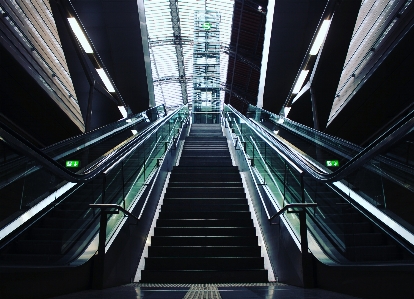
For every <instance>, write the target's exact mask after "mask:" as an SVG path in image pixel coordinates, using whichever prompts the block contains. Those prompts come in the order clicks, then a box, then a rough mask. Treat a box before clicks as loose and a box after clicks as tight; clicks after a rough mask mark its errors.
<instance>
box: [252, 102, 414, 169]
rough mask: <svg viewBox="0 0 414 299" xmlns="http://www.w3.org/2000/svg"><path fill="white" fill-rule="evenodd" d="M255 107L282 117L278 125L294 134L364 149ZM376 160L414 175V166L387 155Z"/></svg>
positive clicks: (349, 147) (350, 148) (348, 157)
mask: <svg viewBox="0 0 414 299" xmlns="http://www.w3.org/2000/svg"><path fill="white" fill-rule="evenodd" d="M250 106H251V107H254V106H253V105H250ZM254 108H255V109H259V110H261V111H264V112H265V113H268V114H270V115H271V116H274V117H275V118H277V119H282V120H283V123H278V125H281V126H283V128H284V129H286V130H289V131H290V132H293V133H294V134H297V135H300V136H302V137H304V138H306V139H308V140H311V138H310V137H309V136H312V135H313V134H314V135H317V136H318V137H320V138H321V139H327V140H330V141H331V142H332V143H334V144H339V145H342V146H344V147H346V148H347V149H348V150H352V151H354V152H361V151H362V150H363V149H364V148H363V147H361V146H359V145H356V144H354V143H352V142H349V141H347V140H344V139H341V138H338V137H335V136H331V135H328V134H326V133H323V132H321V131H318V130H316V129H313V128H310V127H307V126H305V125H302V124H300V123H297V122H294V121H292V120H290V119H288V118H283V117H281V116H280V115H276V114H273V113H271V112H269V111H266V110H264V109H262V108H257V107H254ZM276 122H277V120H276ZM286 123H288V124H290V125H291V126H295V127H298V128H299V129H302V130H304V131H306V133H308V134H302V133H301V132H298V131H295V129H294V128H291V127H290V126H288V125H286ZM265 129H267V128H266V127H265ZM309 133H310V134H309ZM314 142H316V143H318V144H320V145H323V143H322V142H317V141H314ZM331 150H333V151H334V152H336V153H339V154H341V155H342V156H343V157H345V158H347V159H351V158H352V157H351V156H349V155H348V154H347V153H344V152H341V151H340V150H337V149H331ZM374 160H376V161H378V162H383V163H385V164H387V165H390V166H392V167H393V168H396V169H399V170H401V171H404V172H406V173H409V174H412V175H414V168H413V167H410V166H407V165H405V164H402V163H401V162H398V161H395V160H393V159H391V158H388V157H385V156H377V157H376V158H375V159H374Z"/></svg>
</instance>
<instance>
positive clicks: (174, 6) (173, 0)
mask: <svg viewBox="0 0 414 299" xmlns="http://www.w3.org/2000/svg"><path fill="white" fill-rule="evenodd" d="M170 12H171V22H172V29H173V34H174V39H173V41H172V44H174V46H175V53H176V56H177V66H178V74H179V79H178V82H179V83H180V86H181V94H182V97H183V103H184V104H187V102H188V94H187V79H186V76H185V68H184V55H183V42H182V37H181V27H180V16H179V13H178V2H177V0H170Z"/></svg>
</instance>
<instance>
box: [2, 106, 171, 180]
mask: <svg viewBox="0 0 414 299" xmlns="http://www.w3.org/2000/svg"><path fill="white" fill-rule="evenodd" d="M163 106H164V105H159V106H155V107H153V108H151V109H148V110H145V111H143V112H141V113H137V114H135V115H133V116H132V117H129V118H128V119H129V120H131V121H130V122H128V121H127V119H122V120H119V121H117V122H116V123H112V124H108V125H106V126H103V127H100V128H97V129H95V130H93V131H90V132H87V133H84V134H81V135H77V136H74V137H71V138H69V139H66V140H62V141H60V142H58V143H55V144H53V145H50V146H48V147H45V148H42V149H41V150H42V152H43V153H45V154H46V155H49V156H50V157H51V158H52V159H54V160H57V159H60V158H62V157H65V156H66V155H68V154H70V153H71V151H76V150H78V149H79V147H77V145H76V142H79V141H81V140H82V139H87V138H88V136H91V137H93V135H94V134H96V133H100V135H99V136H95V138H94V139H91V140H88V142H87V143H88V145H90V144H92V143H95V142H96V141H98V140H101V139H102V138H108V137H111V136H113V135H114V134H118V133H120V132H124V131H126V130H128V129H130V128H132V127H134V126H136V125H137V124H139V123H142V122H143V121H145V117H144V116H143V114H146V113H147V112H148V111H150V110H154V109H158V108H159V107H163ZM157 111H158V110H157ZM165 115H166V114H164V115H162V116H161V117H164V116H165ZM0 127H1V124H0ZM111 127H112V129H113V130H112V131H109V129H111ZM102 131H103V132H102ZM114 131H115V132H114ZM74 143H75V145H73V144H74ZM68 147H70V148H69V149H68ZM61 148H65V152H61V153H58V154H56V153H55V155H51V153H53V152H54V151H56V150H59V149H61ZM27 161H29V160H28V157H25V156H20V157H17V158H16V159H13V160H11V161H9V162H7V163H6V164H3V165H1V166H0V172H1V171H5V172H6V171H7V170H8V169H16V166H19V165H20V164H22V163H27ZM38 168H39V167H36V166H33V167H31V170H30V171H29V170H25V171H23V172H18V173H15V174H14V175H13V177H12V178H10V177H9V176H7V177H6V178H5V179H4V180H3V179H2V180H1V181H0V188H4V187H5V186H7V185H9V184H11V183H13V182H14V181H15V180H16V179H19V178H21V177H23V176H25V175H26V173H27V172H28V171H29V172H32V171H33V170H35V169H38Z"/></svg>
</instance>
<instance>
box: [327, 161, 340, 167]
mask: <svg viewBox="0 0 414 299" xmlns="http://www.w3.org/2000/svg"><path fill="white" fill-rule="evenodd" d="M326 166H328V167H339V161H338V160H327V161H326Z"/></svg>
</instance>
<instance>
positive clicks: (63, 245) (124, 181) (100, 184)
mask: <svg viewBox="0 0 414 299" xmlns="http://www.w3.org/2000/svg"><path fill="white" fill-rule="evenodd" d="M159 109H160V107H156V108H155V109H154V108H153V109H152V110H151V111H146V112H144V113H142V114H141V115H138V116H134V117H132V118H129V119H126V120H122V121H121V123H115V124H112V125H110V126H109V127H104V128H101V129H99V130H97V131H95V132H92V133H90V134H85V135H83V136H79V137H76V138H73V139H71V140H68V141H64V142H62V143H60V144H57V145H55V146H52V147H50V148H47V149H43V150H39V149H36V148H34V147H31V146H30V144H28V143H27V142H26V141H25V140H23V139H21V138H20V136H18V135H16V134H15V135H12V134H13V132H10V131H7V129H5V128H2V139H3V141H4V142H5V143H7V144H8V145H9V146H16V145H17V146H18V148H19V150H20V151H22V152H24V153H25V154H26V155H27V157H19V156H17V157H14V158H13V159H12V160H11V161H9V162H7V161H6V163H4V164H3V165H1V167H4V168H10V164H13V165H15V167H14V169H10V171H9V172H8V173H9V174H12V177H14V178H16V179H15V180H13V181H12V180H10V181H12V182H10V183H9V184H7V179H6V178H5V179H4V181H6V182H5V183H4V186H5V188H3V189H4V190H5V191H4V193H3V194H6V195H10V194H11V192H10V191H9V190H10V186H11V188H16V189H17V187H16V185H23V187H22V188H21V190H23V191H21V192H25V193H27V194H31V197H32V199H33V201H34V202H33V201H29V200H28V199H27V197H22V198H21V199H18V200H16V198H12V199H7V198H6V197H5V196H4V197H2V201H3V203H2V204H4V202H5V201H6V204H7V202H13V201H17V202H18V204H17V206H19V208H20V209H19V211H17V212H16V211H14V210H12V209H10V210H9V214H11V215H8V217H7V218H5V219H4V220H3V222H2V223H3V227H2V228H1V229H0V237H1V240H0V267H2V269H3V270H4V269H7V267H16V266H17V267H34V266H35V267H57V266H60V267H61V266H65V267H67V266H76V265H81V264H83V263H85V262H87V261H88V260H89V259H90V258H91V257H92V256H93V255H94V254H95V252H96V248H95V247H96V244H95V243H96V240H97V235H98V231H99V223H100V214H101V213H100V212H99V210H95V209H93V208H91V207H89V204H97V203H99V204H116V205H119V206H121V207H123V208H124V209H131V208H132V207H135V206H136V205H137V206H141V207H142V206H144V200H143V199H142V198H141V197H142V196H141V195H142V194H143V193H144V192H145V189H147V187H148V185H149V183H150V181H151V180H153V177H154V176H155V175H156V172H157V170H158V168H159V161H160V159H161V160H162V159H163V158H164V156H165V154H166V152H167V151H168V150H169V149H170V148H171V146H172V145H173V144H174V142H176V140H177V136H178V135H177V134H178V133H179V131H180V130H181V128H182V126H183V125H184V123H185V121H186V119H187V115H188V112H187V111H188V110H187V108H186V107H185V106H183V107H181V108H179V109H177V110H176V111H174V112H172V113H170V114H169V115H167V116H166V115H165V114H164V113H163V110H164V109H163V108H162V110H159ZM153 113H155V115H151V114H153ZM148 115H149V116H150V117H148ZM131 130H135V131H134V132H131ZM105 135H107V136H105ZM19 138H20V139H19ZM80 144H81V145H82V146H79V145H80ZM65 160H78V161H80V163H81V165H82V164H83V165H82V167H81V168H80V169H79V170H77V169H75V170H74V171H71V168H65V167H64V165H65V163H64V161H65ZM33 161H36V164H34V163H33ZM86 161H91V162H90V163H88V164H87V162H86ZM27 164H30V168H29V170H27V169H28V168H27V167H26V165H27ZM85 164H87V165H85ZM22 170H23V171H22ZM50 178H55V179H54V180H51V179H50ZM45 179H46V180H45ZM52 183H53V184H52ZM50 186H52V188H51V187H50ZM7 187H9V189H7ZM32 187H34V188H32ZM3 189H2V190H1V191H3ZM1 191H0V192H1ZM34 191H37V193H35V192H34ZM34 194H39V196H38V195H36V196H34ZM138 201H140V202H139V203H138ZM111 216H112V217H111ZM107 218H108V219H109V222H110V223H109V225H108V231H107V238H108V240H109V239H110V238H111V237H112V236H113V235H114V233H115V231H116V229H118V227H119V225H120V223H121V222H122V221H123V220H124V219H123V218H124V217H123V215H121V214H119V215H111V214H109V215H108V217H107ZM94 240H95V243H94ZM94 246H95V247H94ZM94 248H95V249H94Z"/></svg>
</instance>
